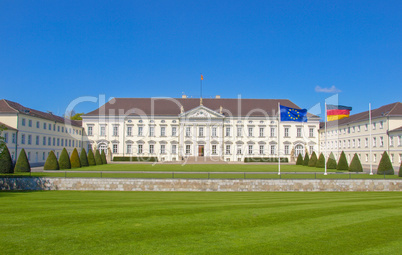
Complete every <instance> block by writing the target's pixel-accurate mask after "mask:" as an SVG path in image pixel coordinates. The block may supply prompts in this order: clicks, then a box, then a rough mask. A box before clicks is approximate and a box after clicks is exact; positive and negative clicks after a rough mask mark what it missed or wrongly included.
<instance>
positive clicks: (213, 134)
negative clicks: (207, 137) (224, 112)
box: [212, 127, 216, 137]
mask: <svg viewBox="0 0 402 255" xmlns="http://www.w3.org/2000/svg"><path fill="white" fill-rule="evenodd" d="M212 137H216V127H212Z"/></svg>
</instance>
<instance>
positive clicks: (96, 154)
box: [95, 150, 102, 165]
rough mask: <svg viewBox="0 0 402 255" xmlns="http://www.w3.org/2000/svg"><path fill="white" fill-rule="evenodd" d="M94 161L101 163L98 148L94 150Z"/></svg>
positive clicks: (97, 163)
mask: <svg viewBox="0 0 402 255" xmlns="http://www.w3.org/2000/svg"><path fill="white" fill-rule="evenodd" d="M95 161H96V165H102V158H101V155H100V153H99V150H96V151H95Z"/></svg>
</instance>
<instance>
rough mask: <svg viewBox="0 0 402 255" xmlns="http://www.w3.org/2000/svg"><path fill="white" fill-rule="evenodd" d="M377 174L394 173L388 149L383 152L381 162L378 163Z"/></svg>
mask: <svg viewBox="0 0 402 255" xmlns="http://www.w3.org/2000/svg"><path fill="white" fill-rule="evenodd" d="M377 174H386V175H394V167H393V166H392V163H391V160H390V159H389V156H388V153H387V152H386V151H384V153H383V154H382V157H381V161H380V164H378V169H377Z"/></svg>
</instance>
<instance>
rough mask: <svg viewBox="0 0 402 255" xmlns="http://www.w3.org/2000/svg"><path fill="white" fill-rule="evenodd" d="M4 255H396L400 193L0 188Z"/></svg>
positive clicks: (400, 243) (401, 243) (400, 240)
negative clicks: (15, 190) (8, 190)
mask: <svg viewBox="0 0 402 255" xmlns="http://www.w3.org/2000/svg"><path fill="white" fill-rule="evenodd" d="M0 200H1V207H0V229H1V231H0V250H1V253H2V254H400V252H401V250H402V234H401V231H402V230H401V229H402V220H401V218H402V193H400V192H394V193H391V192H378V193H376V192H368V193H359V192H350V193H342V192H334V193H321V192H317V193H313V192H312V193H310V192H308V193H275V192H271V193H254V192H253V193H249V192H247V193H224V192H222V193H212V192H210V193H208V192H202V193H201V192H199V193H197V192H193V193H191V192H79V191H43V192H0Z"/></svg>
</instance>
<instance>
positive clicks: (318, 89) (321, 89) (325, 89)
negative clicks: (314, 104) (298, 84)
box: [315, 85, 342, 93]
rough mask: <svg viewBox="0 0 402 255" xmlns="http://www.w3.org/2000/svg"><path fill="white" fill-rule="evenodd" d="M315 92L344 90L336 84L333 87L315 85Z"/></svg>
mask: <svg viewBox="0 0 402 255" xmlns="http://www.w3.org/2000/svg"><path fill="white" fill-rule="evenodd" d="M315 92H318V93H339V92H342V90H340V89H337V88H336V87H335V85H332V87H330V88H321V87H320V86H316V87H315Z"/></svg>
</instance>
